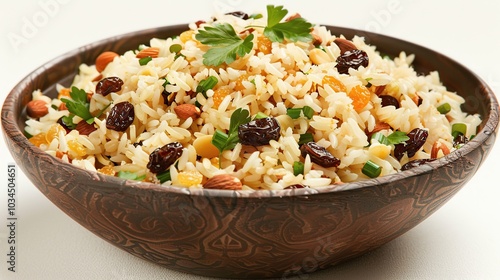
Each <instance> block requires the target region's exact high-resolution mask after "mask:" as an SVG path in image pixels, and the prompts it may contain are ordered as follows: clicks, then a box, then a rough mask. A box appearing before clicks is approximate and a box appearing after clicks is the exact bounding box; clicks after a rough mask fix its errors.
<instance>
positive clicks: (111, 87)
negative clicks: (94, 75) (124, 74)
mask: <svg viewBox="0 0 500 280" xmlns="http://www.w3.org/2000/svg"><path fill="white" fill-rule="evenodd" d="M122 86H123V81H122V79H120V78H118V77H108V78H104V79H102V80H100V81H99V82H98V83H97V85H96V87H95V92H96V93H97V94H101V95H104V96H106V95H108V94H110V93H112V92H119V91H120V90H121V89H122Z"/></svg>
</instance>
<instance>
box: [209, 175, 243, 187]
mask: <svg viewBox="0 0 500 280" xmlns="http://www.w3.org/2000/svg"><path fill="white" fill-rule="evenodd" d="M242 186H243V185H242V184H241V181H240V179H238V178H236V177H234V176H231V175H228V174H219V175H215V176H213V177H212V178H210V179H208V180H207V182H205V184H204V185H203V188H205V189H219V190H241V188H242Z"/></svg>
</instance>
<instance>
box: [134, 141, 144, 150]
mask: <svg viewBox="0 0 500 280" xmlns="http://www.w3.org/2000/svg"><path fill="white" fill-rule="evenodd" d="M142 144H143V143H142V140H141V141H139V142H135V143H134V144H132V145H134V147H135V148H137V147H139V146H142Z"/></svg>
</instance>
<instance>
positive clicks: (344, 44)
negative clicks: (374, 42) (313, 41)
mask: <svg viewBox="0 0 500 280" xmlns="http://www.w3.org/2000/svg"><path fill="white" fill-rule="evenodd" d="M333 42H334V43H335V44H336V45H337V46H338V47H339V49H340V54H344V53H345V52H347V51H352V50H356V49H358V48H357V47H356V45H354V43H353V42H351V41H349V40H346V39H343V38H337V39H335V40H334V41H333Z"/></svg>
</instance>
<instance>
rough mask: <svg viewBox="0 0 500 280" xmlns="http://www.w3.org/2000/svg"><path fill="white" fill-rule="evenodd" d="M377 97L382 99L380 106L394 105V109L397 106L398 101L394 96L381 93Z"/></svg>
mask: <svg viewBox="0 0 500 280" xmlns="http://www.w3.org/2000/svg"><path fill="white" fill-rule="evenodd" d="M379 97H380V99H382V107H386V106H394V107H396V109H397V108H399V101H398V99H397V98H396V97H394V96H391V95H381V96H379Z"/></svg>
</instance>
